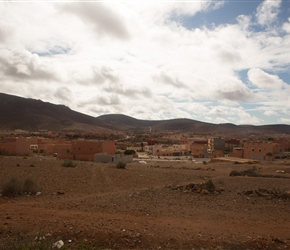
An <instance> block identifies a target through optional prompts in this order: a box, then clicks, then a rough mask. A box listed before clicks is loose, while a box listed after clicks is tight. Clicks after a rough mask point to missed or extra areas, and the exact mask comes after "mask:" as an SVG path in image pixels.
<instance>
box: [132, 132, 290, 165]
mask: <svg viewBox="0 0 290 250" xmlns="http://www.w3.org/2000/svg"><path fill="white" fill-rule="evenodd" d="M142 144H143V145H144V146H143V148H144V151H145V152H146V153H147V154H149V155H153V156H182V155H190V156H192V157H193V158H216V157H227V156H229V157H238V158H245V159H251V160H257V161H264V160H268V161H269V160H273V159H274V158H285V157H289V156H290V140H287V139H277V140H273V139H270V140H269V139H264V140H262V139H248V138H245V139H242V140H239V139H225V138H221V137H210V138H207V137H197V138H187V137H182V138H181V139H180V141H179V143H178V144H173V145H166V144H164V145H160V144H152V143H147V142H143V143H142ZM133 149H135V150H136V151H140V148H139V149H138V147H135V148H133Z"/></svg>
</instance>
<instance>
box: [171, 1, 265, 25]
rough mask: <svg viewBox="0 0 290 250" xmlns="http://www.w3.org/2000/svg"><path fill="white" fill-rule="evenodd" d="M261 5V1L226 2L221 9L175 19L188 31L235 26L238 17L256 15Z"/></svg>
mask: <svg viewBox="0 0 290 250" xmlns="http://www.w3.org/2000/svg"><path fill="white" fill-rule="evenodd" d="M260 3H261V1H255V0H252V1H251V0H248V1H247V0H243V1H235V0H229V1H225V3H224V5H223V6H222V7H221V8H218V9H213V10H210V11H205V12H198V13H197V14H196V15H194V16H183V17H182V18H180V17H175V18H176V20H175V21H177V22H179V23H181V25H182V26H184V27H186V28H187V29H194V28H201V27H203V26H206V27H208V28H212V27H215V26H219V25H224V24H233V23H237V17H238V16H240V15H254V14H255V11H256V9H257V7H258V5H259V4H260ZM189 4H190V3H189ZM173 18H174V17H173Z"/></svg>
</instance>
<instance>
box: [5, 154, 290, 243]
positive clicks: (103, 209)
mask: <svg viewBox="0 0 290 250" xmlns="http://www.w3.org/2000/svg"><path fill="white" fill-rule="evenodd" d="M61 164H62V161H59V160H57V159H55V158H48V157H28V158H25V157H3V156H2V157H0V185H1V186H2V185H3V183H5V182H6V181H7V180H9V179H10V178H11V177H17V178H18V179H22V180H24V179H25V178H28V177H30V178H31V179H32V180H34V181H35V182H36V183H37V185H38V186H39V191H41V194H40V195H38V196H35V195H23V196H20V197H12V198H11V197H10V198H8V197H0V248H1V249H5V248H7V249H8V248H9V246H10V245H9V244H12V242H17V241H19V240H23V239H32V240H34V239H35V237H39V236H45V240H51V241H55V240H58V239H61V240H63V241H64V243H65V245H64V248H65V249H83V248H79V245H80V244H85V246H87V247H88V246H89V247H90V248H84V249H290V199H289V198H288V196H287V194H288V193H287V192H288V191H289V190H290V179H287V178H285V177H288V178H290V162H272V163H267V164H266V163H264V164H255V165H254V166H256V167H257V168H258V171H259V173H261V174H263V177H248V176H229V173H230V172H231V171H232V170H244V169H248V168H251V167H253V165H252V164H251V165H248V164H233V163H230V162H215V163H214V162H213V163H208V164H206V165H204V164H193V163H186V162H158V163H157V162H156V163H154V162H150V163H148V164H137V163H132V164H127V167H126V169H116V168H115V166H114V165H112V164H99V163H93V162H77V167H75V168H65V167H62V166H61ZM277 170H283V171H284V173H277V172H276V171H277ZM265 175H266V176H267V175H269V177H265ZM270 175H271V177H270ZM275 176H276V178H273V177H275ZM278 176H282V177H284V178H277V177H278ZM209 179H211V180H212V182H213V184H214V186H215V188H216V189H215V191H213V192H209V191H208V190H204V189H202V190H196V188H195V189H193V188H192V187H196V186H198V184H200V183H204V182H206V181H207V180H209Z"/></svg>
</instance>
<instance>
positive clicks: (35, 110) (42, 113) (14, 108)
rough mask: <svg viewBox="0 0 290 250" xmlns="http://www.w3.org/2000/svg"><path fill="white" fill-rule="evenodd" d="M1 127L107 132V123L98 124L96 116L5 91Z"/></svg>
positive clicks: (0, 108) (1, 101) (0, 104)
mask: <svg viewBox="0 0 290 250" xmlns="http://www.w3.org/2000/svg"><path fill="white" fill-rule="evenodd" d="M0 128H1V129H6V130H14V129H23V130H28V131H38V130H45V129H48V130H66V131H70V130H71V131H76V130H77V131H87V130H91V131H96V130H101V131H104V126H103V125H101V126H100V127H98V124H97V121H96V119H95V118H94V117H91V116H88V115H84V114H82V113H79V112H76V111H73V110H71V109H70V108H68V107H66V106H64V105H56V104H52V103H48V102H43V101H41V100H35V99H27V98H22V97H18V96H12V95H7V94H3V93H0Z"/></svg>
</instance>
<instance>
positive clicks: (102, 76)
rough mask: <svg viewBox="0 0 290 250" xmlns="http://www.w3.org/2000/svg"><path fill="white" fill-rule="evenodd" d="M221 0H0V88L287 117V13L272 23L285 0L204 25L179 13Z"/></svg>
mask: <svg viewBox="0 0 290 250" xmlns="http://www.w3.org/2000/svg"><path fill="white" fill-rule="evenodd" d="M224 3H225V1H209V0H208V1H194V2H190V3H189V2H183V1H171V2H166V3H165V2H162V1H161V2H160V1H159V2H158V1H146V2H145V1H125V2H122V1H121V2H117V1H106V2H98V3H96V2H95V3H92V2H91V3H81V4H80V3H69V4H68V3H44V2H42V3H29V4H26V3H25V4H24V3H12V2H9V3H5V4H3V3H0V16H1V20H0V43H1V49H0V80H1V84H0V91H2V92H6V93H10V94H17V95H22V96H25V97H34V98H37V99H43V100H44V101H50V102H57V103H59V102H65V104H66V105H68V106H70V107H71V108H72V109H76V110H77V111H79V112H83V113H86V114H90V115H93V116H96V115H100V114H104V113H116V112H124V113H125V114H128V115H132V116H134V117H138V118H141V119H142V118H143V119H169V118H177V117H188V118H194V119H197V120H203V121H212V122H222V121H228V122H233V123H240V124H245V123H251V122H253V123H255V124H259V123H263V122H265V121H266V120H267V119H268V120H267V121H269V120H270V119H272V118H271V116H270V115H271V114H273V113H274V112H276V114H277V115H276V116H275V118H273V121H278V119H280V118H281V117H284V116H285V117H287V114H289V112H290V101H289V96H290V87H289V84H290V82H289V78H287V77H288V76H287V72H288V71H289V70H288V69H289V65H290V59H289V58H290V50H289V44H290V37H289V33H287V32H288V31H289V32H290V30H289V27H288V26H289V20H288V22H285V23H284V24H281V25H280V22H275V20H277V19H276V18H278V17H279V16H278V15H277V14H278V13H279V8H280V7H279V6H280V4H281V1H278V2H277V3H273V2H270V1H264V2H263V3H262V4H261V5H260V6H259V8H258V10H257V19H255V13H254V11H255V10H253V12H251V13H250V12H249V13H248V14H247V15H246V13H245V15H241V16H238V17H236V19H235V20H236V21H235V20H234V19H233V20H232V21H231V22H230V23H222V24H220V25H218V26H211V27H210V28H207V27H204V26H199V27H197V26H196V28H192V27H189V26H186V24H185V23H184V22H182V21H181V20H182V19H183V17H185V16H187V17H192V16H194V15H196V14H197V13H199V15H200V16H201V17H202V15H203V14H204V13H206V15H210V14H216V13H214V12H213V13H210V12H211V11H212V10H214V9H216V8H224V11H228V10H229V9H226V8H227V6H228V5H227V4H224ZM278 3H279V4H278ZM271 6H272V7H271ZM221 11H222V10H221ZM266 13H270V15H269V17H270V19H269V22H267V21H266V20H264V19H263V17H264V16H265V15H266ZM271 13H272V14H271ZM257 20H259V22H260V24H259V25H258V26H257V23H254V22H256V21H257ZM263 20H264V21H263ZM233 21H234V22H233ZM270 24H275V27H276V28H277V29H276V31H277V32H276V33H275V32H273V30H271V29H270V28H271V27H270V26H271V25H270ZM197 25H198V24H197ZM261 25H262V26H261ZM264 27H265V29H261V28H264ZM258 29H259V30H258ZM7 31H8V33H7ZM245 72H248V74H246V73H245ZM283 73H286V74H284V75H282V74H283ZM282 79H283V80H282ZM15 84H17V87H15ZM254 103H255V109H253V110H249V109H247V108H246V107H247V105H252V104H254ZM215 107H216V108H217V109H216V110H215V109H214V108H215ZM226 107H229V108H228V109H227V108H226ZM259 108H260V109H259ZM267 110H269V111H267ZM219 111H220V113H219ZM255 116H256V117H255ZM263 119H265V121H263ZM273 123H274V122H273Z"/></svg>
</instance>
